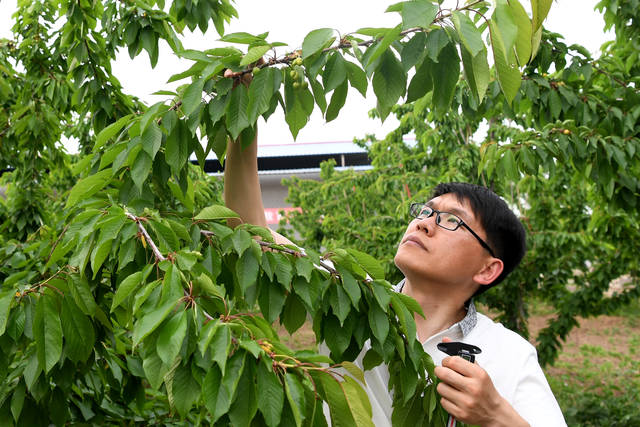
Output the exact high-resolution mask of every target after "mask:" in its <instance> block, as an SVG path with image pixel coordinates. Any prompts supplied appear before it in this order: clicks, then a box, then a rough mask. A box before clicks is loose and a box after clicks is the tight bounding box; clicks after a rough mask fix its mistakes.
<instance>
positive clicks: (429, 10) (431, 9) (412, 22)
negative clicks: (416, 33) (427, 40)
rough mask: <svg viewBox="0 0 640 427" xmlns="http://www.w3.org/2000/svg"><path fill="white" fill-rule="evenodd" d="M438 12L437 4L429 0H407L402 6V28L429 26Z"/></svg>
mask: <svg viewBox="0 0 640 427" xmlns="http://www.w3.org/2000/svg"><path fill="white" fill-rule="evenodd" d="M437 13H438V5H436V4H433V3H431V2H430V1H424V0H418V1H407V2H405V3H404V5H403V7H402V29H403V30H406V29H409V28H414V27H421V28H429V26H430V25H431V23H432V22H433V20H434V19H435V18H436V14H437Z"/></svg>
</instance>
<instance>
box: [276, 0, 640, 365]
mask: <svg viewBox="0 0 640 427" xmlns="http://www.w3.org/2000/svg"><path fill="white" fill-rule="evenodd" d="M537 3H538V5H537V6H536V8H537V9H536V8H534V11H536V10H537V11H538V12H539V11H546V10H547V9H548V4H547V3H549V4H550V2H537ZM515 4H516V3H513V4H512V6H513V5H515ZM600 7H602V8H603V9H604V10H605V20H606V22H607V25H609V26H614V27H615V28H616V29H617V35H618V37H617V39H616V41H615V42H611V43H607V44H606V45H605V46H604V47H603V49H604V52H605V54H603V56H602V57H601V58H599V59H593V58H591V57H590V56H589V54H588V53H587V51H586V49H585V48H583V47H581V46H579V45H572V46H567V45H566V44H564V43H563V42H562V37H561V36H560V35H558V34H554V33H548V32H545V31H542V30H541V29H540V31H541V33H542V34H541V40H540V41H539V50H538V52H537V55H535V57H534V58H533V59H532V61H531V63H530V64H529V65H528V66H527V67H526V68H525V70H524V73H523V79H522V82H520V78H519V77H518V78H517V85H514V86H511V80H510V79H507V78H506V77H505V75H507V76H508V75H509V73H510V72H512V71H509V70H510V68H509V67H513V66H514V64H517V63H519V62H518V61H519V59H518V58H521V57H523V56H527V55H526V53H527V51H526V49H524V47H523V46H524V45H523V44H522V40H521V39H520V33H518V34H517V35H515V33H513V29H514V28H515V27H513V26H505V27H502V28H501V27H500V25H501V23H500V22H501V19H502V20H504V19H506V18H505V17H506V16H507V15H506V14H507V13H508V11H509V10H511V6H510V7H507V6H506V4H505V3H502V2H498V7H497V8H496V10H495V16H496V18H497V23H495V24H490V25H495V26H496V29H495V30H494V29H493V28H492V38H494V36H500V37H501V38H502V41H503V42H504V41H505V40H512V41H511V42H509V43H506V42H504V43H502V44H501V43H496V40H495V39H494V40H493V41H494V42H493V44H492V48H493V50H494V60H495V61H496V68H497V70H496V72H497V78H494V79H493V80H492V81H491V82H488V80H484V79H486V77H484V76H483V75H482V74H478V73H476V69H475V68H470V67H467V64H474V63H475V58H478V56H476V57H473V56H472V55H473V54H474V52H476V55H483V53H482V49H481V48H480V46H479V45H478V43H477V36H476V33H475V32H474V30H473V29H472V28H471V27H470V23H469V21H468V20H467V19H466V18H464V17H462V16H459V15H454V19H453V22H454V25H455V28H456V30H457V32H458V34H459V36H460V40H461V47H460V49H461V52H462V61H463V65H464V66H465V75H466V82H464V81H458V77H456V78H455V79H456V82H455V83H456V86H455V88H454V89H455V91H454V92H452V94H451V95H445V94H444V93H445V92H446V91H447V90H448V89H447V88H446V86H447V84H448V80H447V78H444V77H443V76H440V77H439V78H438V80H434V82H435V81H437V82H438V87H437V88H436V87H434V86H435V83H432V82H429V81H428V79H429V78H432V77H433V78H435V77H434V76H435V75H436V73H442V71H441V70H442V68H439V65H440V64H441V63H442V61H443V59H444V58H445V56H443V55H444V52H445V51H446V49H447V46H450V45H449V44H448V43H449V42H448V41H447V39H446V34H445V32H444V31H441V32H437V31H433V32H431V33H429V34H428V35H427V38H426V42H425V41H424V40H417V41H415V39H417V36H416V37H415V38H414V40H411V41H410V42H409V43H411V44H413V43H419V44H420V45H422V46H426V52H427V54H426V56H425V58H424V60H423V64H422V65H420V66H418V67H417V71H416V74H415V77H414V78H413V80H412V81H411V83H410V84H409V89H408V100H409V101H413V102H412V103H410V104H406V105H403V106H396V107H394V110H393V111H394V113H395V114H396V116H397V117H398V119H399V121H400V125H399V127H398V129H396V130H395V131H393V132H391V133H390V134H389V135H388V136H387V137H386V138H385V139H384V140H375V139H373V138H368V139H365V140H359V141H356V142H357V143H359V144H360V145H361V146H363V147H365V148H366V149H367V152H368V154H369V157H370V159H371V161H372V165H373V168H372V169H371V170H368V171H365V172H355V171H350V170H346V171H338V170H335V168H334V164H333V163H331V162H327V163H325V164H324V165H322V167H321V180H320V181H308V180H300V179H298V178H292V179H290V180H287V181H286V183H287V185H288V186H289V201H290V202H291V203H292V204H293V205H294V206H300V207H301V208H302V211H301V212H293V213H291V214H290V216H289V221H290V223H291V225H292V226H293V230H295V231H296V232H297V233H298V235H299V236H300V240H299V241H298V243H299V244H300V245H302V246H305V247H314V248H316V249H317V250H320V249H321V248H332V247H336V246H338V247H351V248H355V249H358V250H360V251H363V252H366V253H368V254H370V255H372V256H374V257H376V258H378V259H380V260H382V262H383V265H384V268H385V272H386V274H387V278H388V280H389V281H391V282H396V281H398V280H400V279H401V276H400V273H399V272H398V271H397V269H396V268H395V266H394V265H393V262H392V259H393V256H394V254H395V251H396V245H397V243H398V242H399V240H400V237H401V236H402V233H403V232H404V230H405V227H406V224H407V223H408V220H409V218H408V215H407V214H406V212H407V211H408V206H409V204H410V203H411V202H413V201H425V200H427V199H428V198H429V192H430V189H431V188H433V186H434V185H435V184H437V183H439V182H447V181H465V182H474V183H478V184H482V185H487V186H489V187H491V188H493V189H494V190H495V191H496V192H497V193H498V194H501V195H502V196H503V197H504V198H505V200H506V201H507V202H508V203H509V204H510V205H511V206H512V207H513V208H514V209H515V210H516V211H517V212H518V213H519V214H520V217H521V219H522V221H523V223H524V225H525V228H526V230H527V240H528V253H527V255H526V257H525V259H524V260H523V262H522V264H521V266H520V267H519V268H518V269H517V270H516V271H515V272H514V273H512V274H511V276H510V277H509V278H508V279H507V280H506V281H505V282H504V283H503V284H501V285H500V287H499V288H498V289H497V290H495V291H492V292H489V293H487V294H485V295H483V296H482V297H481V298H482V300H483V301H484V302H485V303H487V304H488V305H489V306H490V307H492V308H493V309H496V310H498V311H499V312H500V316H499V320H500V321H501V322H503V323H504V324H505V325H506V326H508V327H509V328H511V329H514V330H516V331H518V332H520V333H521V334H522V335H523V336H525V337H528V330H527V317H528V304H529V302H528V301H529V300H530V299H531V298H538V297H539V298H542V299H543V300H544V301H547V302H548V303H550V304H552V305H553V306H554V307H555V313H554V314H555V316H554V317H553V319H552V320H551V321H550V322H549V324H548V326H547V327H546V328H545V329H544V330H542V331H541V333H540V335H539V336H538V337H537V341H538V355H539V358H540V360H541V362H542V363H543V364H547V363H552V362H553V361H554V360H555V358H556V357H557V353H558V351H559V350H560V348H561V345H562V340H563V339H564V338H565V337H566V336H567V335H568V333H569V332H570V331H571V329H572V328H573V327H574V326H575V325H576V324H577V322H576V318H577V317H578V316H582V317H588V316H597V315H599V314H605V313H612V312H613V311H614V310H617V309H619V308H620V307H623V306H624V305H626V304H629V303H630V302H633V301H637V299H638V297H639V296H640V282H639V281H638V271H639V270H638V269H639V264H638V259H637V256H636V247H637V241H638V237H639V235H638V230H639V229H640V227H639V224H640V216H638V208H637V207H638V201H639V194H640V181H639V180H638V177H639V176H640V169H638V168H639V167H640V158H639V153H638V151H639V150H638V149H639V148H640V139H639V135H640V121H639V118H640V107H638V105H639V104H638V101H639V98H638V97H639V96H640V92H638V89H637V88H636V85H635V84H633V82H636V81H637V80H638V77H639V76H640V69H638V67H637V64H636V61H635V60H632V61H628V60H627V57H628V56H629V55H634V53H633V51H634V49H635V48H631V46H637V44H638V43H640V38H639V33H638V32H637V30H636V29H635V27H633V26H631V27H633V28H631V27H629V26H628V25H626V24H625V23H626V22H629V19H636V18H637V13H638V12H637V9H634V8H632V7H627V5H626V4H625V6H624V7H623V6H620V7H618V3H617V2H606V1H604V2H601V3H600ZM516 9H517V8H516ZM612 11H615V12H612ZM512 12H513V16H514V19H515V22H516V23H517V22H519V20H520V19H522V15H521V13H520V12H518V11H517V10H513V11H512ZM538 12H535V13H538ZM544 13H546V12H544ZM516 26H517V25H516ZM507 27H508V28H507ZM518 28H520V27H518ZM498 30H499V31H498ZM509 31H510V32H511V33H509V34H511V36H509V37H507V35H506V34H507V33H508V32H509ZM518 31H520V30H518ZM535 31H536V29H535V28H534V32H535ZM494 33H495V34H494ZM437 34H440V35H439V36H438V40H441V41H438V42H436V41H433V40H435V37H436V35H437ZM532 37H533V36H532ZM409 43H408V44H407V47H405V49H410V47H409ZM423 43H426V45H424V44H423ZM505 43H506V44H505ZM521 44H522V45H521ZM503 46H504V47H505V51H504V52H502V51H501V52H498V53H499V54H500V55H502V54H504V55H503V58H502V59H504V61H505V62H504V64H500V61H502V59H500V58H501V56H500V55H496V49H502V47H503ZM509 46H512V48H509ZM505 52H506V53H505ZM534 52H535V49H534ZM403 53H404V52H403ZM410 57H412V55H409V54H407V55H406V58H407V60H408V58H410ZM635 57H637V54H636V56H634V58H635ZM434 59H437V60H438V62H437V63H434V64H431V63H429V62H428V61H429V60H434ZM414 61H415V60H414ZM445 62H446V60H445ZM416 63H418V62H416ZM425 63H426V64H428V65H425ZM505 67H506V68H505ZM501 68H502V71H501ZM432 69H433V70H434V71H431V70H432ZM437 70H440V71H437ZM513 72H517V71H515V69H514V71H513ZM505 73H506V74H505ZM454 74H455V73H454ZM501 74H503V75H502V77H501ZM423 75H424V76H426V77H425V79H426V82H425V81H423V80H419V79H422V78H423V77H422V76H423ZM514 78H515V75H514ZM481 81H484V82H486V83H482V85H484V84H487V83H488V90H487V92H486V94H485V93H484V92H483V93H478V92H477V89H478V87H479V86H482V85H481V84H480V83H479V82H481ZM500 89H502V91H501V90H500ZM438 91H439V92H438ZM425 93H426V96H425V95H424V94H425ZM483 95H484V96H483ZM449 97H451V98H452V101H451V102H452V105H451V109H450V110H446V109H445V110H443V109H442V108H441V106H440V102H442V103H443V105H448V101H446V100H443V99H445V98H449ZM439 100H443V101H439ZM480 101H481V102H480ZM447 111H448V112H447ZM481 126H482V127H484V128H486V129H487V132H486V136H484V135H482V133H476V131H477V130H478V129H479V128H480V127H481ZM411 133H414V134H415V141H413V140H411V138H410V134H411ZM478 136H480V137H479V138H478ZM281 231H282V232H284V233H287V230H286V229H283V230H281ZM291 234H293V233H291ZM616 279H624V280H625V281H626V282H628V283H627V285H626V286H625V287H624V288H622V289H621V290H620V291H618V292H615V293H613V295H609V294H608V290H609V288H610V285H611V283H612V281H614V280H616Z"/></svg>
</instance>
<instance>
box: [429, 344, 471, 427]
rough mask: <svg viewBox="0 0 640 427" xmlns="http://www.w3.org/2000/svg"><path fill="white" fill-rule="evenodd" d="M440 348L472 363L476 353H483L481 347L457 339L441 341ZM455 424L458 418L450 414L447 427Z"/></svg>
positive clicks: (450, 354) (452, 426)
mask: <svg viewBox="0 0 640 427" xmlns="http://www.w3.org/2000/svg"><path fill="white" fill-rule="evenodd" d="M438 350H440V351H443V352H445V353H447V354H448V355H449V356H460V357H462V358H463V359H465V360H468V361H469V362H471V363H474V362H475V361H476V354H480V353H482V350H480V347H477V346H475V345H471V344H466V343H463V342H457V341H452V342H441V343H439V344H438ZM455 426H456V419H455V418H454V417H452V416H451V415H449V419H448V420H447V427H455Z"/></svg>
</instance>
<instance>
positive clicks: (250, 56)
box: [240, 44, 271, 67]
mask: <svg viewBox="0 0 640 427" xmlns="http://www.w3.org/2000/svg"><path fill="white" fill-rule="evenodd" d="M270 49H271V45H268V44H267V45H263V46H254V47H252V48H251V49H249V51H248V52H247V54H246V55H245V56H244V57H243V58H242V60H241V61H240V66H241V67H245V66H247V65H249V64H251V63H252V62H256V61H257V60H258V59H260V58H262V56H263V55H264V54H265V53H267V52H269V50H270Z"/></svg>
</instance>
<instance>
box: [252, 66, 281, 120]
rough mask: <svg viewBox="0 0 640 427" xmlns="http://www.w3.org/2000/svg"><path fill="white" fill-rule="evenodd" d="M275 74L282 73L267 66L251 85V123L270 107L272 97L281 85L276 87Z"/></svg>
mask: <svg viewBox="0 0 640 427" xmlns="http://www.w3.org/2000/svg"><path fill="white" fill-rule="evenodd" d="M275 75H280V73H279V72H278V71H276V70H274V69H272V68H270V67H267V68H266V69H264V70H262V71H261V72H260V73H258V74H256V76H255V77H254V78H253V81H252V82H251V85H250V86H249V103H248V105H247V118H248V121H249V124H253V123H255V122H256V120H257V119H258V117H259V116H260V115H262V114H263V113H265V112H266V111H267V110H268V109H269V106H270V105H271V97H272V96H273V94H274V93H275V91H277V90H278V89H279V87H275Z"/></svg>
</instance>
